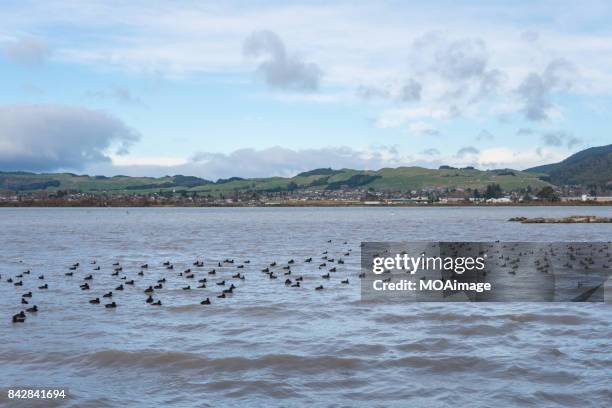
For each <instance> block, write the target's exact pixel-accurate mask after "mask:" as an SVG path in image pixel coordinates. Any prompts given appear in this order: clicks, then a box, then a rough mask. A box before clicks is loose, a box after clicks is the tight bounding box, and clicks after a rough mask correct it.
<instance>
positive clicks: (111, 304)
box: [104, 302, 117, 309]
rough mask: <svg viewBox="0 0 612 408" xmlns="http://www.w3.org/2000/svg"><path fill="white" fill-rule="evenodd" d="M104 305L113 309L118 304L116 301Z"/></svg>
mask: <svg viewBox="0 0 612 408" xmlns="http://www.w3.org/2000/svg"><path fill="white" fill-rule="evenodd" d="M104 307H105V308H107V309H112V308H115V307H117V304H116V303H115V302H112V303H107V304H105V305H104Z"/></svg>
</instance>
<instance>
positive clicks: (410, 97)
mask: <svg viewBox="0 0 612 408" xmlns="http://www.w3.org/2000/svg"><path fill="white" fill-rule="evenodd" d="M422 90H423V86H422V85H421V84H420V83H418V82H417V81H415V80H414V79H409V80H408V82H407V83H406V84H405V85H404V86H402V88H401V89H400V95H399V99H400V100H401V101H402V102H413V101H419V100H421V91H422Z"/></svg>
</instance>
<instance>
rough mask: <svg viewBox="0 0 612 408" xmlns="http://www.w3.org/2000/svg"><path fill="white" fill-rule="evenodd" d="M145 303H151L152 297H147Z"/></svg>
mask: <svg viewBox="0 0 612 408" xmlns="http://www.w3.org/2000/svg"><path fill="white" fill-rule="evenodd" d="M146 302H147V303H153V297H152V296H151V295H149V297H148V298H147V300H146Z"/></svg>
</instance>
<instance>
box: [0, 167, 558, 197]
mask: <svg viewBox="0 0 612 408" xmlns="http://www.w3.org/2000/svg"><path fill="white" fill-rule="evenodd" d="M539 176H540V175H539V174H534V173H526V172H521V171H517V170H510V169H502V170H486V171H483V170H477V169H474V168H462V169H456V168H452V167H444V168H441V169H426V168H422V167H398V168H384V169H380V170H377V171H369V170H353V169H340V170H332V169H316V170H311V171H307V172H303V173H300V174H298V175H296V176H295V177H267V178H253V179H245V178H240V177H231V178H227V179H219V180H217V182H213V181H210V180H206V179H202V178H199V177H192V176H181V175H176V176H166V177H160V178H154V177H128V176H114V177H105V176H86V175H76V174H71V173H55V174H36V173H27V172H0V189H4V190H11V191H22V192H33V191H39V190H47V191H56V190H73V191H82V192H90V193H103V192H104V193H117V194H125V193H140V194H143V193H144V194H146V193H151V192H157V191H177V192H179V191H186V192H196V193H198V194H210V195H213V196H214V195H221V194H228V193H232V192H244V191H253V192H283V191H293V190H296V189H315V188H317V189H322V188H323V189H327V190H340V189H355V188H365V189H371V190H374V191H401V192H406V191H411V190H422V189H429V188H443V189H444V188H448V189H455V188H464V189H467V188H471V189H479V190H484V189H485V188H486V186H487V185H488V184H492V183H497V184H499V185H501V187H502V188H503V189H504V190H516V189H521V188H527V187H531V188H541V187H543V186H547V185H550V184H549V183H548V182H546V181H543V180H541V179H539Z"/></svg>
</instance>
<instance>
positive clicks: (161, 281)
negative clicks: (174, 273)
mask: <svg viewBox="0 0 612 408" xmlns="http://www.w3.org/2000/svg"><path fill="white" fill-rule="evenodd" d="M157 283H166V278H162V279H159V280H158V281H157Z"/></svg>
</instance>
